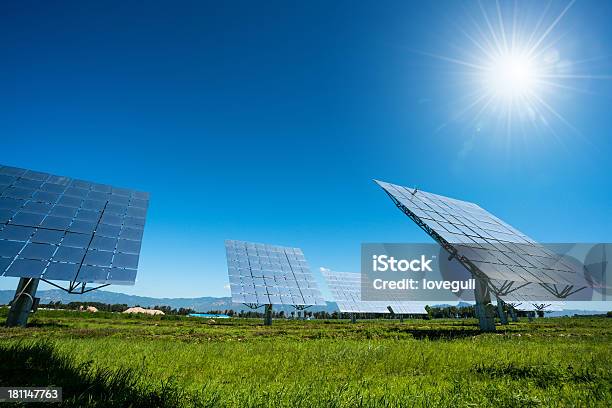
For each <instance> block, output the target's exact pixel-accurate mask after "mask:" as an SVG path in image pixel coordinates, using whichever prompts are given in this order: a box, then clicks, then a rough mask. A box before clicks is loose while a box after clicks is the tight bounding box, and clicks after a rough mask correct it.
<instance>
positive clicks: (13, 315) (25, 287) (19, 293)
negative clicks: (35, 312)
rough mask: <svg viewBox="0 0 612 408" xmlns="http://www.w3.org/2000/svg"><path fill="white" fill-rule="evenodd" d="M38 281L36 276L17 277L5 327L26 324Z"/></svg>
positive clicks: (33, 302)
mask: <svg viewBox="0 0 612 408" xmlns="http://www.w3.org/2000/svg"><path fill="white" fill-rule="evenodd" d="M38 282H39V279H37V278H19V284H18V285H17V290H16V291H15V297H14V298H13V301H12V302H11V308H10V310H9V313H8V316H7V318H6V325H7V327H16V326H21V327H25V326H26V325H27V323H28V317H30V312H31V311H32V306H33V305H34V304H35V303H36V301H35V297H34V295H36V289H38Z"/></svg>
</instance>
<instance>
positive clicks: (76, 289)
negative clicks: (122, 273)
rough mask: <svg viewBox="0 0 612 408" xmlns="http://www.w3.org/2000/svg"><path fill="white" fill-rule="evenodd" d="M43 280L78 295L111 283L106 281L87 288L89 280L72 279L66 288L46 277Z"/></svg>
mask: <svg viewBox="0 0 612 408" xmlns="http://www.w3.org/2000/svg"><path fill="white" fill-rule="evenodd" d="M40 280H41V281H43V282H45V283H48V284H49V285H51V286H55V287H56V288H58V289H61V290H63V291H64V292H66V293H72V294H77V295H82V294H83V293H87V292H91V291H94V290H97V289H101V288H105V287H107V286H109V285H110V283H105V284H102V285H100V286H96V287H95V288H89V289H87V282H77V281H71V282H70V283H69V285H68V288H64V287H62V286H60V285H58V284H56V283H53V282H51V281H48V280H46V279H42V278H41V279H40Z"/></svg>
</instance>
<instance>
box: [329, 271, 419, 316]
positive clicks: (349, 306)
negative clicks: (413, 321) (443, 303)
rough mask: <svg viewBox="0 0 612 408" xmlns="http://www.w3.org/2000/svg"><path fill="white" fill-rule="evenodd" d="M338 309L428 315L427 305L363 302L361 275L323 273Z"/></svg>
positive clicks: (354, 311) (393, 300)
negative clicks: (390, 310) (391, 310)
mask: <svg viewBox="0 0 612 408" xmlns="http://www.w3.org/2000/svg"><path fill="white" fill-rule="evenodd" d="M321 273H322V274H323V277H324V278H325V281H326V282H327V286H328V288H329V290H330V292H331V294H332V297H333V299H334V301H335V302H336V304H337V305H338V309H340V311H341V312H345V313H390V312H389V309H388V308H387V307H388V306H391V308H392V309H393V312H394V313H397V314H426V313H427V311H426V310H425V304H423V303H420V302H410V301H399V300H397V299H391V298H390V299H389V300H388V301H387V300H385V301H362V300H361V289H362V287H361V275H360V274H359V273H353V272H335V271H330V270H323V271H321Z"/></svg>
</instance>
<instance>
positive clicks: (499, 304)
mask: <svg viewBox="0 0 612 408" xmlns="http://www.w3.org/2000/svg"><path fill="white" fill-rule="evenodd" d="M497 313H498V314H499V321H500V322H501V324H503V325H507V324H508V316H507V315H506V312H505V311H504V301H503V300H501V299H500V298H499V297H498V298H497Z"/></svg>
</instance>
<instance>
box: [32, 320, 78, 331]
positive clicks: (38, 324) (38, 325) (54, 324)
mask: <svg viewBox="0 0 612 408" xmlns="http://www.w3.org/2000/svg"><path fill="white" fill-rule="evenodd" d="M69 326H70V325H68V324H64V323H57V322H39V321H36V320H33V321H30V322H28V327H35V328H39V329H40V328H56V327H57V328H60V327H69Z"/></svg>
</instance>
